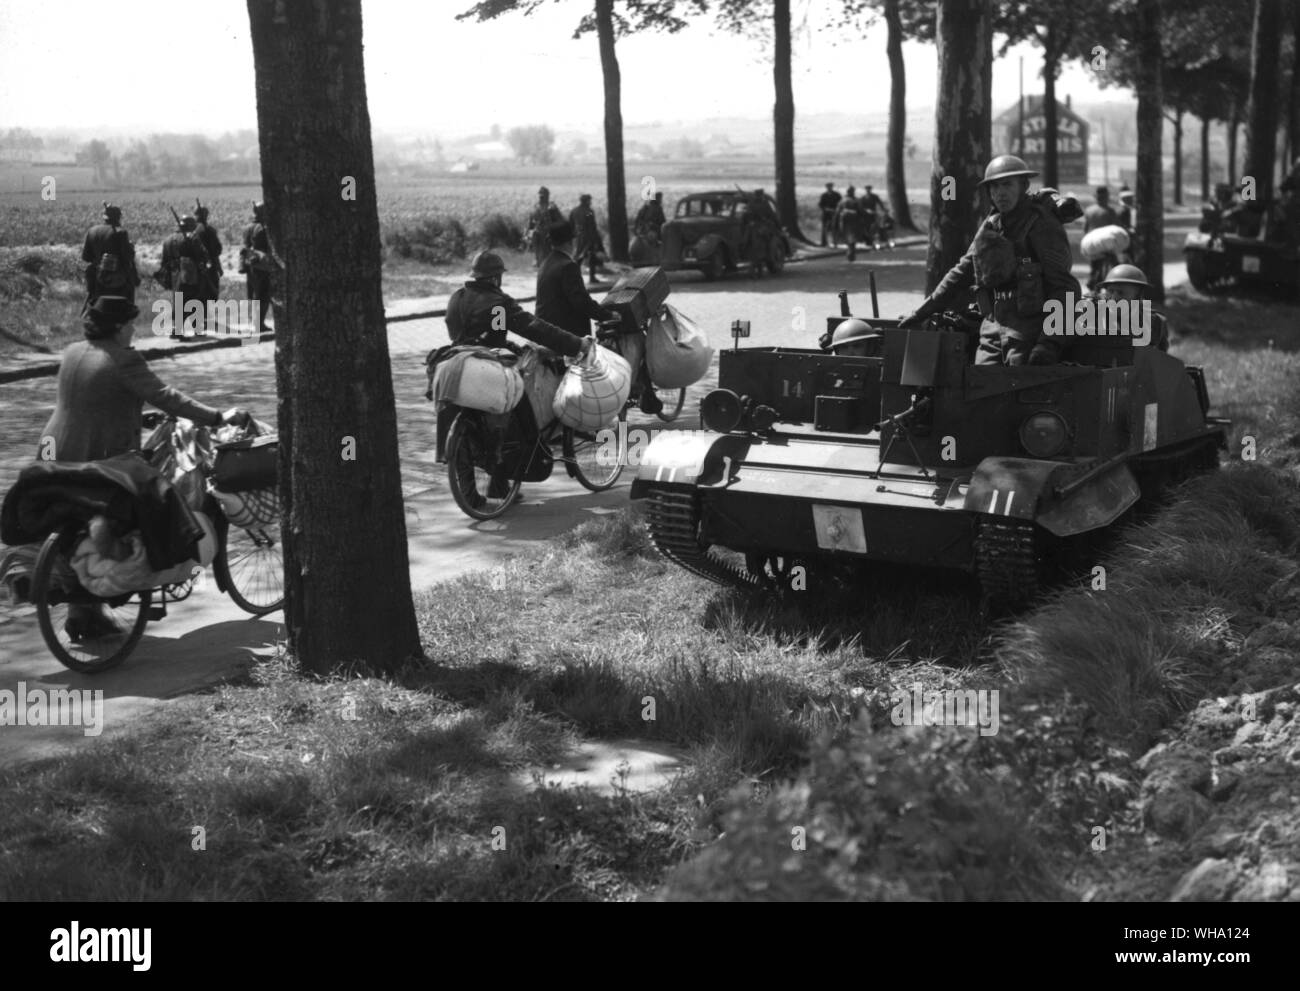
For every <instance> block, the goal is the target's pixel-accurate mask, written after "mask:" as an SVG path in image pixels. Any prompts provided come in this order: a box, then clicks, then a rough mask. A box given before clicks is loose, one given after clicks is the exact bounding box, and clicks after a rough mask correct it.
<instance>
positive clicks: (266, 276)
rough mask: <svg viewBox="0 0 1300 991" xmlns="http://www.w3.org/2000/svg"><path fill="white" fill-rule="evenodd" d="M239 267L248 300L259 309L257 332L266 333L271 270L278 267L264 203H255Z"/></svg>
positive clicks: (246, 229)
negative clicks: (272, 248) (273, 253)
mask: <svg viewBox="0 0 1300 991" xmlns="http://www.w3.org/2000/svg"><path fill="white" fill-rule="evenodd" d="M239 270H240V271H241V272H243V273H244V274H245V276H247V280H248V283H247V285H248V300H249V302H251V303H252V304H253V305H254V306H255V307H256V308H257V333H258V335H259V336H260V335H262V334H264V333H266V314H267V311H268V310H269V309H270V307H271V273H272V272H273V271H274V270H275V260H274V256H273V255H272V254H271V238H270V235H269V233H268V231H267V228H266V205H265V204H264V203H261V202H258V203H254V204H253V222H252V223H251V224H249V225H248V226H247V227H245V228H244V247H243V248H242V249H241V250H240V252H239Z"/></svg>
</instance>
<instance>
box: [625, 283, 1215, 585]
mask: <svg viewBox="0 0 1300 991" xmlns="http://www.w3.org/2000/svg"><path fill="white" fill-rule="evenodd" d="M841 298H842V299H844V297H843V294H842V295H841ZM847 310H848V307H847V305H844V306H843V307H842V313H841V315H840V316H837V317H830V318H828V338H829V334H830V330H831V329H833V328H834V327H835V326H837V325H838V324H839V323H840V321H842V320H843V319H845V318H847V317H848V316H849V314H848V313H847ZM867 323H868V324H869V325H870V326H871V329H872V331H873V333H872V335H871V337H872V338H873V341H872V346H871V347H870V349H869V351H868V353H867V354H866V355H865V356H848V355H836V354H832V353H829V352H827V351H825V350H821V349H813V348H808V349H804V348H774V347H761V348H740V347H736V348H734V349H732V350H725V351H722V352H721V353H720V355H719V360H720V367H719V376H718V388H717V390H715V391H714V392H712V393H711V394H710V395H709V396H707V397H706V398H705V399H704V401H703V402H702V404H701V422H702V426H703V427H704V429H702V430H700V431H694V432H681V433H663V434H660V435H659V436H658V437H656V438H655V440H654V441H653V442H652V443H651V444H650V445H649V446H648V447H647V448H646V449H645V450H644V452H643V453H642V457H641V462H640V465H639V468H638V472H637V478H636V480H635V481H634V483H633V485H632V498H633V499H640V500H645V501H646V503H647V504H648V505H647V513H646V515H647V519H648V524H649V530H650V537H651V539H652V541H653V543H654V545H655V546H656V547H657V548H658V549H659V551H660V552H661V553H662V554H663V555H664V556H665V557H666V558H668V559H669V560H671V561H674V562H675V563H677V564H678V565H680V566H681V567H683V568H685V569H687V570H688V571H691V572H693V573H695V574H697V575H700V576H702V577H704V578H708V579H710V580H712V581H715V582H719V583H723V584H731V585H738V586H741V587H745V588H755V589H757V588H765V587H766V588H777V587H781V586H782V585H783V584H787V583H789V582H790V581H791V579H792V575H794V574H795V571H794V569H795V568H796V567H797V566H802V568H803V571H802V574H803V575H805V576H806V575H808V574H813V575H816V574H818V573H819V569H825V570H829V571H832V572H834V571H843V570H855V569H860V568H861V567H862V566H874V567H892V566H900V565H921V566H931V567H935V568H944V569H955V570H958V571H964V572H967V573H969V574H971V575H972V576H974V577H975V578H976V579H977V580H978V582H979V586H980V589H981V590H982V593H983V595H984V597H985V601H986V603H989V604H992V605H995V606H998V607H1002V608H1014V607H1016V606H1019V605H1022V604H1024V603H1026V602H1028V601H1029V600H1031V599H1032V598H1034V597H1035V596H1036V595H1037V594H1038V592H1039V591H1040V590H1041V589H1042V588H1043V587H1044V585H1045V584H1047V583H1049V582H1050V581H1051V580H1052V578H1053V576H1054V574H1055V573H1056V571H1057V570H1058V568H1059V566H1060V565H1061V563H1062V562H1064V561H1066V560H1068V559H1069V558H1070V557H1071V555H1072V553H1074V552H1077V551H1078V549H1079V548H1080V547H1081V546H1085V547H1086V546H1087V545H1088V543H1089V541H1090V539H1092V538H1095V537H1096V536H1098V535H1099V534H1103V533H1105V532H1106V531H1107V530H1108V529H1110V528H1112V526H1113V525H1114V524H1115V523H1116V522H1117V521H1119V520H1120V518H1121V517H1122V516H1124V515H1125V514H1126V512H1127V511H1129V510H1130V509H1131V508H1133V507H1134V506H1135V504H1137V503H1138V502H1139V501H1140V500H1142V499H1143V498H1144V497H1147V498H1154V497H1156V496H1158V494H1159V493H1160V491H1161V490H1162V489H1163V488H1164V487H1165V486H1167V485H1168V484H1170V483H1172V482H1175V481H1177V480H1179V479H1181V478H1184V477H1186V476H1188V475H1191V474H1194V473H1196V472H1200V471H1207V470H1212V469H1214V468H1216V467H1217V466H1218V452H1219V450H1220V449H1222V448H1225V447H1226V429H1227V426H1228V423H1227V421H1226V420H1221V419H1217V418H1213V417H1210V416H1209V409H1210V402H1209V397H1208V395H1207V392H1206V387H1205V380H1204V377H1203V375H1202V374H1201V370H1200V369H1199V368H1193V367H1187V366H1185V365H1184V364H1183V363H1182V362H1181V361H1179V360H1177V359H1176V358H1173V357H1170V356H1169V355H1168V354H1165V353H1163V352H1161V351H1159V350H1157V349H1156V348H1154V347H1143V346H1135V345H1134V343H1133V338H1131V337H1123V338H1119V337H1106V338H1102V337H1097V338H1078V339H1076V340H1075V341H1074V343H1073V348H1072V350H1071V351H1070V353H1069V355H1068V356H1067V360H1068V361H1069V362H1070V363H1068V364H1059V365H1047V366H1020V367H1005V366H997V365H974V364H973V363H972V362H973V356H974V353H975V351H974V349H975V345H976V343H977V339H976V334H975V332H974V331H975V328H976V327H977V324H972V322H971V321H970V319H969V318H967V317H965V316H958V315H954V314H942V315H940V316H939V317H937V318H933V319H932V320H931V321H930V322H929V323H928V324H927V325H926V327H925V328H923V329H900V328H899V327H898V322H897V321H893V320H881V319H870V318H867ZM747 329H748V328H747V325H744V324H742V322H740V321H737V323H736V324H735V325H733V335H739V334H741V333H743V332H744V331H747ZM828 338H824V339H823V340H824V341H826V340H827V339H828ZM736 343H737V344H739V339H737V341H736ZM1076 557H1077V554H1076Z"/></svg>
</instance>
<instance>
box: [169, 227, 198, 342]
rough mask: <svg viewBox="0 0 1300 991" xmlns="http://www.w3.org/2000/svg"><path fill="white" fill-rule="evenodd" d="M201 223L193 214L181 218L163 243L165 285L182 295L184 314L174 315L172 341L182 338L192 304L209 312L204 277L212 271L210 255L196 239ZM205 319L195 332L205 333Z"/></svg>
mask: <svg viewBox="0 0 1300 991" xmlns="http://www.w3.org/2000/svg"><path fill="white" fill-rule="evenodd" d="M197 227H198V221H197V220H196V219H195V217H194V215H193V214H192V213H187V214H186V215H185V216H183V217H181V219H180V224H179V226H178V227H177V229H176V231H175V233H173V234H171V235H169V236H168V237H167V239H166V240H165V241H163V248H162V273H163V285H164V286H166V287H167V288H168V289H170V290H172V293H173V296H172V299H173V300H175V299H176V296H175V295H174V294H175V293H180V312H175V311H173V312H172V334H171V336H172V337H181V336H183V334H182V333H181V329H182V327H183V325H184V321H185V319H186V317H185V313H186V311H187V310H191V311H192V307H190V305H189V304H190V301H191V300H197V301H198V303H199V305H200V306H202V307H204V308H205V309H206V300H205V297H204V287H203V273H204V272H205V271H206V270H207V267H208V262H209V260H208V253H207V252H206V251H205V250H204V249H203V244H202V243H201V242H200V241H199V239H198V238H197V237H195V236H194V232H195V229H196V228H197ZM203 326H204V318H203V317H202V316H201V317H200V318H199V320H198V321H197V325H196V326H195V328H194V329H195V332H196V333H201V332H202V328H203Z"/></svg>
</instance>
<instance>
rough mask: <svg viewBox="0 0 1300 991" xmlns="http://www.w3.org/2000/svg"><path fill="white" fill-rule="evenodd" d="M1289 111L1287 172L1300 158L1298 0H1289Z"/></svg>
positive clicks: (1283, 165) (1299, 20)
mask: <svg viewBox="0 0 1300 991" xmlns="http://www.w3.org/2000/svg"><path fill="white" fill-rule="evenodd" d="M1290 110H1291V112H1290V113H1289V114H1288V115H1287V139H1288V141H1287V143H1288V144H1289V145H1290V157H1289V158H1288V159H1287V161H1285V162H1283V163H1282V168H1283V171H1284V172H1289V171H1290V169H1291V168H1292V166H1293V165H1294V164H1295V162H1296V161H1297V160H1300V0H1291V102H1290Z"/></svg>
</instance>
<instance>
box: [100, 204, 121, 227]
mask: <svg viewBox="0 0 1300 991" xmlns="http://www.w3.org/2000/svg"><path fill="white" fill-rule="evenodd" d="M104 221H105V223H108V224H119V223H121V221H122V208H121V207H120V206H114V205H113V204H112V203H109V202H108V201H104Z"/></svg>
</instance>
